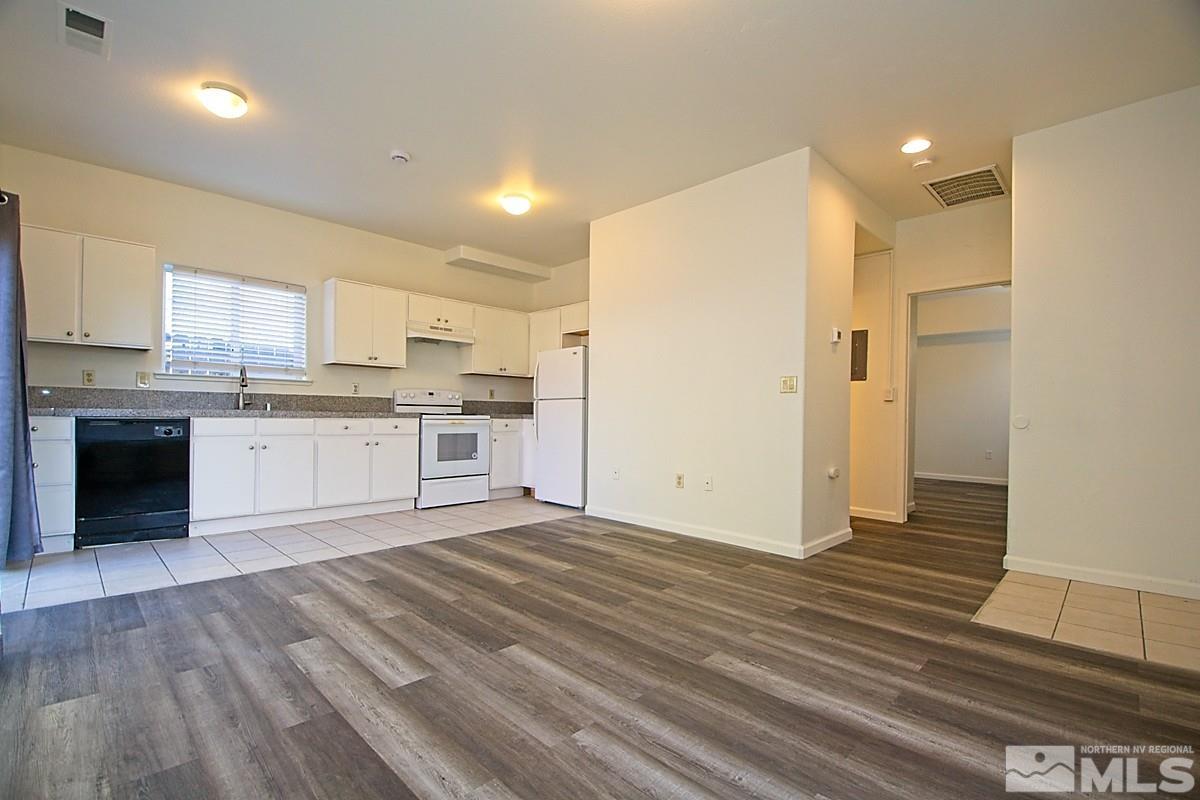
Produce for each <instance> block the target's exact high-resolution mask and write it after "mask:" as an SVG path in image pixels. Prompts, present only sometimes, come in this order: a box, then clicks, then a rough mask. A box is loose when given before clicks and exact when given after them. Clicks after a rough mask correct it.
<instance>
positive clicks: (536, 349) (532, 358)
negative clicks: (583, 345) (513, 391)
mask: <svg viewBox="0 0 1200 800" xmlns="http://www.w3.org/2000/svg"><path fill="white" fill-rule="evenodd" d="M561 347H562V312H561V311H560V310H559V309H557V308H548V309H546V310H545V311H535V312H533V313H532V314H530V315H529V369H530V374H531V375H532V374H533V372H532V370H533V368H534V367H536V366H537V354H538V353H540V352H542V351H543V350H558V349H560V348H561Z"/></svg>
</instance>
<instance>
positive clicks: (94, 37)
mask: <svg viewBox="0 0 1200 800" xmlns="http://www.w3.org/2000/svg"><path fill="white" fill-rule="evenodd" d="M58 13H59V19H58V21H59V26H58V40H59V41H60V42H62V43H63V44H68V45H70V46H71V47H77V48H79V49H80V50H86V51H87V52H89V53H93V54H95V55H98V56H103V57H104V58H105V59H108V57H109V56H110V55H111V53H112V23H111V22H110V21H109V20H107V19H104V18H103V17H98V16H96V15H95V14H91V13H89V12H87V11H80V10H79V9H78V8H75V7H74V6H71V5H68V4H66V3H61V2H60V3H59V4H58Z"/></svg>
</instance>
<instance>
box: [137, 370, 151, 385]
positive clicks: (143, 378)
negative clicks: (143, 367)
mask: <svg viewBox="0 0 1200 800" xmlns="http://www.w3.org/2000/svg"><path fill="white" fill-rule="evenodd" d="M134 379H135V380H136V381H137V388H139V389H149V388H150V373H149V372H139V373H137V374H136V375H134Z"/></svg>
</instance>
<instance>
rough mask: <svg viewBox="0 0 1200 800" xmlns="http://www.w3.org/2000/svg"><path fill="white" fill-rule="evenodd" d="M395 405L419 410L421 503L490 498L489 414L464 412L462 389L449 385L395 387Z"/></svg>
mask: <svg viewBox="0 0 1200 800" xmlns="http://www.w3.org/2000/svg"><path fill="white" fill-rule="evenodd" d="M392 407H393V408H394V410H395V411H397V412H405V411H415V412H419V413H420V414H421V480H420V484H419V488H418V493H417V508H434V507H436V506H448V505H455V504H457V503H478V502H482V501H484V500H487V499H488V468H489V466H490V464H491V454H492V450H491V447H492V420H491V417H486V416H476V415H467V414H463V413H462V394H461V393H460V392H455V391H450V390H446V389H397V390H395V391H394V392H392Z"/></svg>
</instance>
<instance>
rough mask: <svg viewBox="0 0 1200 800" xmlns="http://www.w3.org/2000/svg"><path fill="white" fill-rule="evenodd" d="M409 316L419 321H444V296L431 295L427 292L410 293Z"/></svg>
mask: <svg viewBox="0 0 1200 800" xmlns="http://www.w3.org/2000/svg"><path fill="white" fill-rule="evenodd" d="M408 318H409V319H413V320H416V321H417V322H444V320H443V319H442V298H440V297H430V296H429V295H427V294H410V295H409V296H408Z"/></svg>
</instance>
